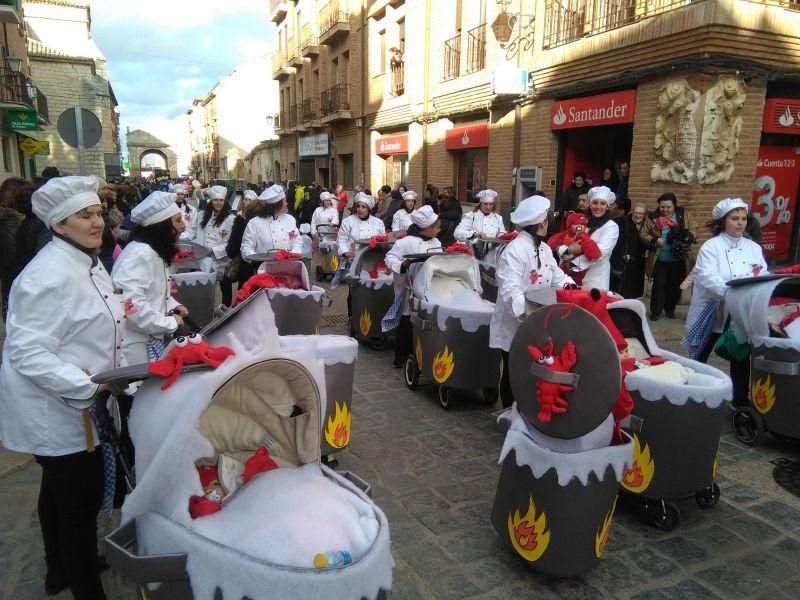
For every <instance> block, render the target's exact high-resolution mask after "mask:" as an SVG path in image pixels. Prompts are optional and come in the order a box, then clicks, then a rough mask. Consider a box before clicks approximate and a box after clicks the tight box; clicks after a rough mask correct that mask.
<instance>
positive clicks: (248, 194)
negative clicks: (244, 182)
mask: <svg viewBox="0 0 800 600" xmlns="http://www.w3.org/2000/svg"><path fill="white" fill-rule="evenodd" d="M244 199H245V200H258V194H256V193H255V192H254V191H253V190H245V191H244Z"/></svg>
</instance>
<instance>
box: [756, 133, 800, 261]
mask: <svg viewBox="0 0 800 600" xmlns="http://www.w3.org/2000/svg"><path fill="white" fill-rule="evenodd" d="M798 152H800V148H795V147H793V146H761V148H760V149H759V151H758V163H756V178H755V181H754V182H753V205H752V211H753V215H754V216H755V217H756V218H757V219H758V222H759V223H760V225H761V246H762V247H763V248H764V255H765V256H766V257H767V258H771V259H775V260H779V261H780V260H786V259H788V258H789V250H790V248H791V245H792V218H793V217H794V210H795V205H796V203H797V186H798V184H800V154H798Z"/></svg>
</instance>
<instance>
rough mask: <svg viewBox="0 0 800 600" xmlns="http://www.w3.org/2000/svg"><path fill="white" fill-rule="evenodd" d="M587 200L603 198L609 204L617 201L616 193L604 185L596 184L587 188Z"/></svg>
mask: <svg viewBox="0 0 800 600" xmlns="http://www.w3.org/2000/svg"><path fill="white" fill-rule="evenodd" d="M588 196H589V202H591V201H592V200H605V201H606V202H608V203H609V204H614V203H615V202H616V201H617V195H616V194H615V193H614V192H612V191H611V190H610V189H609V188H607V187H606V186H604V185H598V186H596V187H593V188H590V189H589V193H588Z"/></svg>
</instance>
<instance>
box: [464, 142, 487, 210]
mask: <svg viewBox="0 0 800 600" xmlns="http://www.w3.org/2000/svg"><path fill="white" fill-rule="evenodd" d="M488 173H489V150H488V149H486V148H479V149H476V150H464V151H463V152H459V153H458V183H457V189H458V199H459V200H460V201H461V202H475V201H476V200H475V194H477V193H478V192H480V191H481V190H485V189H486V179H487V177H488Z"/></svg>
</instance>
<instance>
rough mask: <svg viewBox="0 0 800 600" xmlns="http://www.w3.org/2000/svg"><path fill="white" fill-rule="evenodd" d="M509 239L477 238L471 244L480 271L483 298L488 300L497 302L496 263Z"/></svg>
mask: <svg viewBox="0 0 800 600" xmlns="http://www.w3.org/2000/svg"><path fill="white" fill-rule="evenodd" d="M509 241H510V240H477V241H476V242H475V243H474V244H473V247H474V248H475V257H476V258H477V259H478V267H479V268H480V273H481V287H482V288H483V298H484V299H485V300H488V301H489V302H497V265H498V264H499V262H500V255H501V254H502V253H503V251H504V250H505V248H506V246H507V245H508V242H509Z"/></svg>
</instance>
